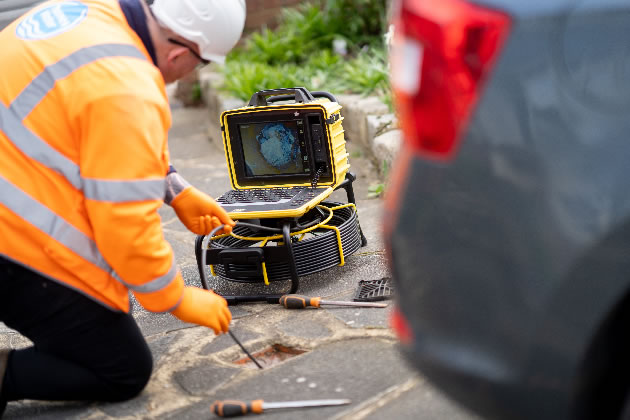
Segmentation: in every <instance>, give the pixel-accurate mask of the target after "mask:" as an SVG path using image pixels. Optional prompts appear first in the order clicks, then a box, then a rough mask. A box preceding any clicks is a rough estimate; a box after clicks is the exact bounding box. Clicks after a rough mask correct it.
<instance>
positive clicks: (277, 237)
mask: <svg viewBox="0 0 630 420" xmlns="http://www.w3.org/2000/svg"><path fill="white" fill-rule="evenodd" d="M220 121H221V131H222V133H223V146H224V150H225V157H226V160H227V166H228V170H229V176H230V182H231V185H232V189H231V190H230V191H227V192H226V193H225V194H223V195H221V196H220V197H219V198H217V202H218V203H219V204H220V205H221V206H222V207H223V208H224V209H225V210H226V211H227V212H228V214H229V215H230V217H232V218H233V219H234V220H236V221H237V224H236V226H235V227H234V229H233V231H232V233H231V234H229V235H218V236H213V233H211V234H210V235H208V238H207V239H208V241H207V244H204V239H205V238H206V236H204V235H201V236H198V237H197V239H196V241H195V254H196V257H197V265H198V269H199V273H200V276H201V280H202V284H203V287H204V288H206V289H209V287H208V283H207V278H206V271H205V270H206V267H205V266H206V265H210V271H211V273H212V275H213V276H215V277H218V278H219V279H221V280H226V281H233V282H240V283H264V284H265V285H267V286H268V285H269V284H270V282H273V281H280V280H290V281H291V286H290V291H289V293H295V292H296V291H297V289H298V286H299V277H300V276H304V275H308V274H313V273H316V272H319V271H322V270H325V269H327V268H331V267H334V266H336V265H344V263H345V257H346V256H348V255H350V254H352V253H354V252H355V251H356V250H357V249H359V248H360V247H361V246H364V245H366V244H367V241H366V239H365V237H364V236H363V233H362V232H361V227H360V226H359V220H358V216H357V210H356V206H355V198H354V192H353V188H352V182H353V181H354V180H355V179H356V178H355V176H354V174H352V173H351V172H348V169H349V167H350V164H349V162H348V152H347V151H346V141H345V139H344V130H343V127H342V121H343V117H341V105H339V103H338V102H337V100H336V99H335V97H334V96H333V95H332V94H330V93H328V92H309V91H308V90H307V89H306V88H303V87H299V88H287V89H273V90H264V91H260V92H257V93H255V94H254V95H253V96H252V98H251V100H250V101H249V104H248V105H247V106H245V107H242V108H237V109H232V110H228V111H224V112H223V113H222V114H221V120H220ZM339 188H343V189H344V190H345V191H346V196H347V203H339V202H333V201H325V200H326V199H327V198H328V197H329V196H330V195H331V194H332V193H333V191H335V190H337V189H339ZM217 230H219V229H217ZM214 291H215V292H216V293H219V294H222V293H221V291H220V290H216V289H215V290H214ZM283 294H285V293H281V294H273V293H264V294H245V295H238V296H225V295H223V294H222V295H223V297H225V298H226V299H227V301H228V302H229V303H230V304H235V303H238V302H253V301H266V302H268V303H278V300H279V298H280V296H282V295H283Z"/></svg>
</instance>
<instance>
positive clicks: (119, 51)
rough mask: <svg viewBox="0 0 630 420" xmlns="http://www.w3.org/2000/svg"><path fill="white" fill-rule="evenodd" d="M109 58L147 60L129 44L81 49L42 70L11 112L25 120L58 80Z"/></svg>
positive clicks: (15, 103)
mask: <svg viewBox="0 0 630 420" xmlns="http://www.w3.org/2000/svg"><path fill="white" fill-rule="evenodd" d="M107 57H133V58H139V59H142V60H146V59H147V58H146V57H145V55H144V54H142V53H141V52H140V50H138V48H136V47H135V46H133V45H129V44H100V45H92V46H89V47H85V48H81V49H80V50H77V51H75V52H73V53H72V54H70V55H68V56H66V57H64V58H62V59H61V60H59V61H57V62H56V63H54V64H51V65H50V66H47V67H46V68H45V69H44V70H42V72H41V73H40V74H39V75H37V77H35V78H34V79H33V81H32V82H31V83H29V85H28V86H26V87H25V88H24V90H23V91H22V92H21V93H20V94H19V95H18V96H17V98H15V100H14V101H13V103H12V104H11V106H10V109H11V111H13V112H14V113H15V115H16V116H17V117H18V118H19V119H20V120H23V119H24V118H26V116H27V115H28V114H30V113H31V111H32V110H33V109H34V108H35V107H36V106H37V104H38V103H39V102H40V101H41V100H42V99H43V98H44V97H45V96H46V95H47V94H48V92H50V90H51V89H52V88H53V87H54V86H55V83H56V82H57V80H60V79H63V78H65V77H68V76H69V75H70V74H71V73H72V72H74V71H75V70H77V69H79V68H80V67H82V66H84V65H86V64H89V63H91V62H93V61H96V60H99V59H101V58H107ZM96 88H98V87H95V89H96Z"/></svg>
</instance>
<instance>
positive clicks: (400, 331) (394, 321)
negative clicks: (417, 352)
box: [389, 307, 413, 344]
mask: <svg viewBox="0 0 630 420" xmlns="http://www.w3.org/2000/svg"><path fill="white" fill-rule="evenodd" d="M389 324H390V326H391V327H392V329H393V330H394V331H395V332H396V335H398V339H399V340H400V342H401V343H403V344H411V342H412V341H413V333H412V332H411V327H410V326H409V322H407V320H406V319H405V317H404V316H403V315H402V313H401V312H400V309H399V308H398V307H395V308H394V310H393V311H392V314H391V318H390V319H389Z"/></svg>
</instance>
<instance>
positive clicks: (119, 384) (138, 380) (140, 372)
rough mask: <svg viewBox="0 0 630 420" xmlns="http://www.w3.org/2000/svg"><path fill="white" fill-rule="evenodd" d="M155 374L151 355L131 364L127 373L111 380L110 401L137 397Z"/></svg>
mask: <svg viewBox="0 0 630 420" xmlns="http://www.w3.org/2000/svg"><path fill="white" fill-rule="evenodd" d="M152 372H153V359H152V357H151V354H150V353H149V354H148V357H142V358H138V359H136V360H135V362H134V363H132V364H130V365H129V366H128V367H127V369H126V371H125V372H122V373H120V374H119V375H116V377H112V378H109V395H108V398H106V400H108V401H125V400H129V399H132V398H134V397H136V396H137V395H138V394H140V393H141V392H142V390H143V389H144V388H145V387H146V385H147V383H148V382H149V379H150V378H151V373H152Z"/></svg>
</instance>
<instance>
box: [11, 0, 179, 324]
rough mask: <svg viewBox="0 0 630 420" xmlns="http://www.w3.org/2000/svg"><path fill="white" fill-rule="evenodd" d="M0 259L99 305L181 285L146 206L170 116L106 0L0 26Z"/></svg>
mask: <svg viewBox="0 0 630 420" xmlns="http://www.w3.org/2000/svg"><path fill="white" fill-rule="evenodd" d="M0 63H2V69H1V70H0V255H2V256H4V257H5V258H7V259H9V260H12V261H14V262H16V263H18V264H21V265H24V266H26V267H28V268H30V269H31V270H34V271H36V272H38V273H39V274H41V275H43V276H46V277H48V278H50V279H53V280H55V281H58V282H60V283H62V284H64V285H66V286H68V287H70V288H72V289H75V290H77V291H79V292H81V293H83V294H85V295H87V296H88V297H90V298H92V299H94V300H96V301H98V302H100V303H103V304H105V305H106V306H108V307H110V308H112V309H115V310H121V311H124V312H127V311H129V290H131V291H132V292H133V293H134V294H135V296H136V298H137V299H138V301H139V302H140V303H141V304H142V305H143V306H144V307H145V308H146V309H148V310H150V311H153V312H165V311H170V310H172V309H174V308H175V307H176V306H177V305H178V304H179V301H180V300H181V297H182V294H183V287H184V283H183V280H182V277H181V274H180V273H179V270H178V269H177V265H176V263H175V258H174V255H173V251H172V249H171V247H170V245H169V244H168V243H167V242H166V240H165V239H164V236H163V233H162V226H161V220H160V217H159V215H158V213H157V210H158V208H159V207H160V206H161V205H162V204H163V199H164V193H165V177H166V173H167V171H168V161H169V158H168V147H167V132H168V129H169V127H170V124H171V115H170V110H169V106H168V99H167V96H166V91H165V86H164V80H163V78H162V76H161V74H160V72H159V70H158V69H157V68H156V67H155V66H154V65H153V64H152V62H151V58H150V56H149V53H148V52H147V50H146V48H145V47H144V44H143V43H142V41H141V40H140V38H139V37H138V35H137V34H136V33H135V32H134V31H133V29H132V28H131V27H130V26H129V25H128V23H127V20H126V19H125V16H124V14H123V12H122V10H121V8H120V6H119V3H118V1H115V0H80V1H68V0H65V1H60V0H54V1H49V2H46V3H43V4H42V5H40V6H38V7H37V8H35V9H34V10H32V11H30V12H29V13H27V14H26V15H25V16H23V17H22V18H20V19H18V20H17V21H16V22H14V23H12V24H11V25H10V26H8V27H7V28H5V29H4V30H3V31H2V32H0Z"/></svg>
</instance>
